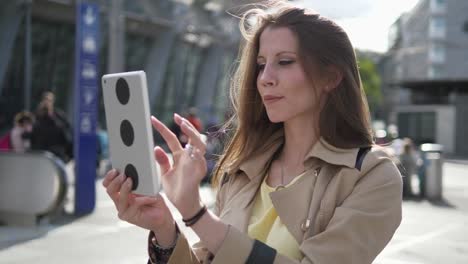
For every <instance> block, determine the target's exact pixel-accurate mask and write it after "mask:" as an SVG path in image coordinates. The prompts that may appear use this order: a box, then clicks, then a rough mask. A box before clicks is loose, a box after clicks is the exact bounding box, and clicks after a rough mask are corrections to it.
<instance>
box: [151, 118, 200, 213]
mask: <svg viewBox="0 0 468 264" xmlns="http://www.w3.org/2000/svg"><path fill="white" fill-rule="evenodd" d="M174 121H175V122H176V124H177V125H179V126H180V128H181V130H182V132H183V133H184V134H185V135H187V137H188V139H189V140H188V145H187V146H186V148H185V149H184V148H182V146H181V145H180V143H179V140H178V139H177V137H176V135H175V134H174V133H173V132H172V131H171V130H170V129H169V128H168V127H167V126H165V125H164V124H163V123H162V122H161V121H159V120H158V119H156V118H155V117H154V116H152V117H151V122H152V124H153V126H154V128H155V129H156V130H157V131H158V132H159V133H160V134H161V136H162V137H163V138H164V140H165V141H166V143H167V145H168V147H169V149H170V150H171V152H172V157H173V160H174V162H173V164H172V165H171V164H170V162H169V157H168V156H167V154H166V153H165V152H164V150H162V149H161V148H160V147H156V148H155V155H156V161H157V162H158V163H159V165H160V166H161V167H162V168H163V170H162V171H167V172H166V173H164V174H163V175H162V185H163V188H164V191H165V193H166V195H167V197H168V198H169V200H170V201H171V202H172V203H173V204H174V205H175V207H176V208H177V209H178V210H179V212H180V213H181V214H182V217H183V218H189V217H192V216H193V215H195V214H196V213H197V211H198V210H199V209H200V208H201V204H200V194H199V185H200V182H201V180H202V179H203V178H204V177H205V175H206V172H207V166H206V160H205V157H204V154H205V152H206V144H205V143H204V142H203V141H202V139H201V137H200V133H199V132H198V131H197V130H196V129H195V128H194V127H193V125H192V124H190V122H189V121H188V120H186V119H184V118H182V117H180V116H179V115H177V114H174Z"/></svg>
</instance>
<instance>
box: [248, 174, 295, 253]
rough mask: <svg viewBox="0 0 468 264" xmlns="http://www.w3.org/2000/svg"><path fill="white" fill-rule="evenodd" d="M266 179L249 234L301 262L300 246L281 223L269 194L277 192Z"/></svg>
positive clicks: (257, 200) (254, 211) (258, 198)
mask: <svg viewBox="0 0 468 264" xmlns="http://www.w3.org/2000/svg"><path fill="white" fill-rule="evenodd" d="M303 175H304V173H303V174H301V175H299V176H298V177H296V178H295V179H294V180H292V181H291V182H290V183H289V184H288V185H286V187H285V188H288V187H289V186H291V185H293V184H294V183H295V182H296V181H297V180H298V179H299V178H301V177H302V176H303ZM266 178H267V177H265V180H263V182H262V185H261V186H260V192H259V193H258V194H257V197H256V198H255V204H254V207H253V208H252V216H251V217H250V222H249V227H248V234H249V236H250V237H251V238H254V239H257V240H259V241H261V242H263V243H265V244H267V245H268V246H270V247H272V248H274V249H276V251H277V252H278V253H279V254H282V255H285V256H287V257H289V258H291V259H296V260H301V259H302V258H303V255H302V253H301V251H300V250H299V244H298V243H297V241H296V239H295V238H294V237H293V236H292V235H291V233H289V231H288V228H287V227H286V226H285V225H284V224H283V223H282V222H281V219H280V218H279V217H278V214H277V212H276V210H275V208H274V207H273V204H272V202H271V198H270V195H269V194H270V193H271V192H274V191H276V189H275V188H272V187H270V186H268V184H267V183H266ZM291 206H293V205H291Z"/></svg>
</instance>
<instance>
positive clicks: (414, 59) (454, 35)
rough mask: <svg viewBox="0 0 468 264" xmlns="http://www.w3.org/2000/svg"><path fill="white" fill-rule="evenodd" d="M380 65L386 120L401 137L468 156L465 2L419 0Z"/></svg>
mask: <svg viewBox="0 0 468 264" xmlns="http://www.w3.org/2000/svg"><path fill="white" fill-rule="evenodd" d="M389 43H390V46H389V51H388V52H387V53H386V54H385V56H384V57H383V58H382V60H381V61H380V67H379V68H380V72H381V75H382V82H383V94H384V98H385V104H384V108H385V112H386V113H389V115H388V116H387V122H388V123H393V124H397V126H398V129H399V136H400V137H410V138H412V139H414V140H415V141H416V142H417V143H424V142H433V143H439V144H442V145H444V149H445V152H446V153H448V154H449V155H454V156H468V138H467V137H466V135H468V122H467V121H468V119H467V116H468V1H466V0H420V1H419V2H418V4H417V5H416V6H415V7H414V9H413V10H411V11H410V12H408V13H406V14H404V15H402V16H401V17H400V18H399V19H398V20H397V21H396V22H395V23H394V24H393V26H392V28H391V30H390V34H389Z"/></svg>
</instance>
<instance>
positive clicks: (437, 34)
mask: <svg viewBox="0 0 468 264" xmlns="http://www.w3.org/2000/svg"><path fill="white" fill-rule="evenodd" d="M429 36H430V37H431V38H444V37H445V19H444V18H443V17H433V18H431V20H430V23H429Z"/></svg>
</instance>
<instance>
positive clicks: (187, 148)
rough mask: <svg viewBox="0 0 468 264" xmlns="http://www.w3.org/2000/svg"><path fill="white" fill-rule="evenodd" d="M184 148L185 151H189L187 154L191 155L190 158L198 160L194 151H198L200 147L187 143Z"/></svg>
mask: <svg viewBox="0 0 468 264" xmlns="http://www.w3.org/2000/svg"><path fill="white" fill-rule="evenodd" d="M184 149H185V151H187V154H188V155H189V157H190V159H192V160H197V158H196V157H195V153H194V152H195V151H197V150H198V149H196V148H195V147H194V146H192V145H190V144H186V145H185V148H184Z"/></svg>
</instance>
